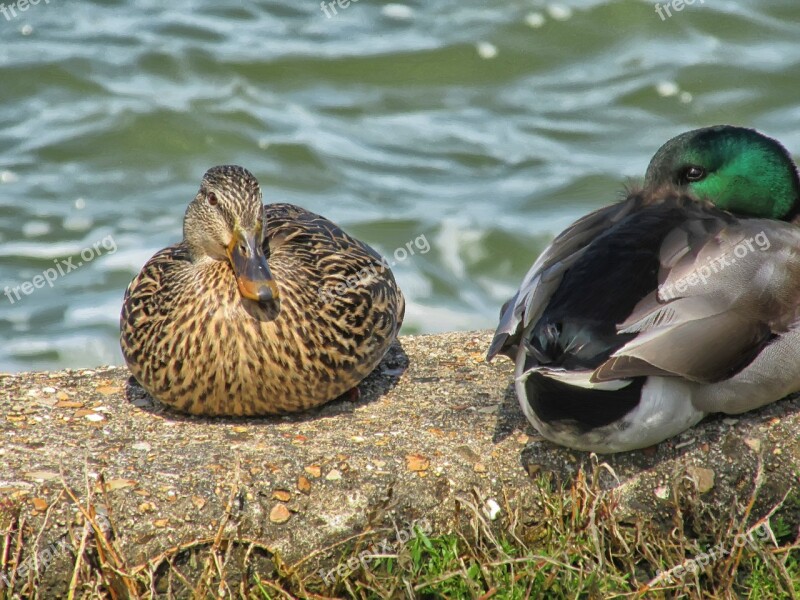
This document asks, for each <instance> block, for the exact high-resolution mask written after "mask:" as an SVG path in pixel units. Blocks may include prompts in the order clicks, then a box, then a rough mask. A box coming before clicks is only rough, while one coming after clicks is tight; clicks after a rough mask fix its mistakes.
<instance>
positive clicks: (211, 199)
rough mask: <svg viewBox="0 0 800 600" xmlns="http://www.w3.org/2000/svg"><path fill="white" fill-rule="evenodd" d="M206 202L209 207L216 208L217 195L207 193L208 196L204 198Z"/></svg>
mask: <svg viewBox="0 0 800 600" xmlns="http://www.w3.org/2000/svg"><path fill="white" fill-rule="evenodd" d="M206 200H207V201H208V203H209V204H210V205H211V206H216V205H217V203H218V202H219V200H217V195H216V194H215V193H214V192H209V194H208V196H206Z"/></svg>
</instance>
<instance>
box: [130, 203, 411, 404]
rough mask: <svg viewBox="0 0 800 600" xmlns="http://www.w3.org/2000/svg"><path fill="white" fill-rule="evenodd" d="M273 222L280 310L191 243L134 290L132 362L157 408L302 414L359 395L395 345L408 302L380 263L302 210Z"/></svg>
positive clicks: (270, 242)
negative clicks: (242, 289) (198, 254)
mask: <svg viewBox="0 0 800 600" xmlns="http://www.w3.org/2000/svg"><path fill="white" fill-rule="evenodd" d="M263 217H264V222H265V225H266V240H265V244H264V250H265V254H266V255H267V257H268V262H269V267H270V270H271V271H272V274H273V277H274V279H275V281H276V283H277V286H278V289H279V291H280V305H279V309H278V310H276V309H275V308H274V307H270V306H268V305H262V304H259V303H258V302H255V301H253V300H249V299H246V298H244V297H243V296H242V295H241V294H240V293H239V290H238V288H237V284H236V280H235V277H234V273H233V270H232V267H231V265H230V263H229V262H227V261H225V260H218V259H212V258H210V257H202V258H200V259H196V260H193V259H192V253H191V252H190V250H189V248H188V246H187V244H186V242H181V243H179V244H175V245H173V246H170V247H168V248H165V249H163V250H161V251H160V252H158V253H156V255H155V256H153V258H151V259H150V260H149V261H148V262H147V264H146V265H145V266H144V267H143V268H142V271H141V272H140V273H139V274H138V275H137V276H136V277H135V278H134V279H133V281H132V282H131V284H130V286H129V287H128V290H127V292H126V294H125V300H124V303H123V308H122V315H121V346H122V352H123V355H124V357H125V360H126V361H127V363H128V366H129V368H130V369H131V372H132V373H133V375H134V377H136V379H137V380H138V381H139V382H140V383H141V384H142V386H143V387H144V388H145V389H146V390H147V391H148V392H149V393H150V394H151V395H152V396H153V397H154V398H157V399H158V400H160V401H161V402H163V403H165V404H168V405H170V406H171V407H174V408H175V409H178V410H180V411H183V412H187V413H192V414H198V415H199V414H202V415H262V414H277V413H286V412H295V411H301V410H305V409H308V408H311V407H313V406H317V405H320V404H323V403H325V402H328V401H330V400H332V399H334V398H336V397H338V396H339V395H341V394H342V393H344V392H346V391H347V390H349V389H351V388H353V387H354V386H356V385H357V384H358V383H359V382H360V381H361V380H362V379H363V378H364V377H366V375H368V374H369V373H370V372H371V371H372V370H373V369H374V368H375V367H376V366H377V365H378V363H379V362H380V360H381V359H382V358H383V356H384V354H385V353H386V351H387V350H388V348H389V346H390V345H391V343H392V341H393V340H394V339H395V337H396V335H397V332H398V330H399V328H400V325H401V324H402V320H403V313H404V307H405V303H404V299H403V295H402V293H401V292H400V289H399V288H398V286H397V284H396V283H395V280H394V277H393V275H392V273H391V270H390V269H389V268H388V266H386V264H385V263H384V262H383V260H382V259H381V257H380V255H378V254H377V253H376V252H375V251H374V250H373V249H372V248H370V247H369V246H367V245H366V244H364V243H362V242H360V241H358V240H356V239H354V238H353V237H351V236H349V235H348V234H346V233H345V232H344V231H342V230H341V229H340V228H339V227H338V226H337V225H335V224H334V223H332V222H331V221H329V220H327V219H325V218H324V217H321V216H319V215H316V214H314V213H311V212H308V211H306V210H304V209H302V208H300V207H297V206H293V205H291V204H271V205H266V206H264V207H263ZM365 274H366V275H367V276H366V277H365V276H364V275H365ZM348 278H349V279H348ZM356 280H357V281H356ZM339 284H343V285H341V286H339V287H338V288H337V285H339Z"/></svg>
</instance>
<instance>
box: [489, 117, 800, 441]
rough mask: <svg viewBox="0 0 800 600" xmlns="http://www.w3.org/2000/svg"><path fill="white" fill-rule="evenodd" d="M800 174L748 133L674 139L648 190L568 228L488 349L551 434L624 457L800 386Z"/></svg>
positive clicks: (504, 314)
mask: <svg viewBox="0 0 800 600" xmlns="http://www.w3.org/2000/svg"><path fill="white" fill-rule="evenodd" d="M799 213H800V180H799V179H798V171H797V167H796V165H795V163H794V162H793V160H792V158H791V156H790V155H789V153H788V152H787V151H786V150H785V149H784V148H783V146H781V144H780V143H778V142H777V141H775V140H773V139H771V138H768V137H766V136H764V135H762V134H760V133H759V132H757V131H755V130H752V129H745V128H741V127H732V126H724V125H723V126H715V127H708V128H703V129H698V130H694V131H689V132H687V133H684V134H682V135H679V136H677V137H675V138H673V139H672V140H670V141H668V142H667V143H666V144H665V145H664V146H662V147H661V148H660V149H659V150H658V152H657V153H656V154H655V156H654V157H653V159H652V160H651V162H650V165H649V166H648V169H647V173H646V175H645V181H644V186H643V188H642V189H641V190H638V191H632V192H631V193H629V194H628V195H627V197H626V198H625V199H624V200H623V201H621V202H619V203H617V204H614V205H611V206H607V207H605V208H601V209H599V210H597V211H595V212H593V213H591V214H589V215H587V216H585V217H583V218H582V219H580V220H578V221H577V222H576V223H574V224H573V225H571V226H570V227H569V228H567V229H566V230H565V231H564V232H563V233H561V234H560V235H559V236H558V237H556V238H555V240H554V241H553V242H552V244H550V246H548V247H547V248H546V249H545V251H544V252H543V253H542V254H541V256H540V257H539V258H538V259H537V260H536V262H535V263H534V265H533V266H532V267H531V269H530V271H529V272H528V274H527V275H526V277H525V279H524V280H523V282H522V285H521V287H520V288H519V290H518V291H517V293H516V294H515V295H514V297H512V298H511V300H509V301H508V302H507V303H506V304H505V305H504V306H503V309H502V310H501V317H500V323H499V325H498V327H497V331H496V333H495V336H494V339H493V341H492V343H491V346H490V348H489V351H488V353H487V359H488V360H491V359H492V358H493V357H495V356H496V355H497V354H504V355H506V356H508V357H509V358H511V359H512V360H514V361H515V363H516V369H515V387H516V391H517V395H518V398H519V401H520V405H521V407H522V409H523V412H524V413H525V415H526V417H527V418H528V420H529V421H530V422H531V424H532V425H533V426H534V427H535V428H536V429H537V430H538V431H539V432H540V433H541V434H542V435H543V436H544V437H545V438H547V439H548V440H551V441H553V442H555V443H558V444H561V445H564V446H569V447H572V448H576V449H580V450H588V451H594V452H620V451H625V450H632V449H636V448H643V447H647V446H650V445H653V444H655V443H658V442H660V441H662V440H664V439H667V438H669V437H671V436H674V435H676V434H678V433H680V432H682V431H684V430H685V429H687V428H689V427H691V426H693V425H694V424H696V423H697V422H698V421H700V420H701V419H702V418H703V417H705V416H706V415H708V414H710V413H716V412H722V413H728V414H737V413H741V412H744V411H747V410H751V409H754V408H757V407H760V406H763V405H765V404H768V403H771V402H774V401H776V400H779V399H781V398H783V397H785V396H787V395H789V394H791V393H793V392H796V391H798V390H800V323H799V321H800V227H798V221H799V219H798V214H799Z"/></svg>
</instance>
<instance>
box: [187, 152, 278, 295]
mask: <svg viewBox="0 0 800 600" xmlns="http://www.w3.org/2000/svg"><path fill="white" fill-rule="evenodd" d="M264 236H265V231H264V223H263V205H262V204H261V188H260V187H259V185H258V181H257V180H256V178H255V177H254V176H253V174H252V173H250V171H248V170H247V169H244V168H242V167H239V166H236V165H223V166H219V167H213V168H211V169H209V170H208V171H206V174H205V175H204V176H203V182H202V183H201V184H200V190H199V191H198V192H197V195H196V196H195V198H194V200H192V202H191V203H190V204H189V207H188V208H187V209H186V215H185V217H184V219H183V239H184V241H185V242H186V245H187V246H188V247H189V251H190V252H191V254H192V257H193V258H194V259H195V260H198V259H202V258H212V259H214V260H220V261H228V262H229V263H230V265H231V267H232V269H233V274H234V276H235V278H236V284H237V286H238V288H239V292H240V293H241V295H242V296H243V297H244V298H248V299H250V300H254V301H256V302H262V303H266V302H272V303H276V302H277V300H278V287H277V285H276V284H275V281H274V280H273V278H272V273H271V272H270V269H269V265H268V264H267V257H266V255H265V253H264V246H265V243H264Z"/></svg>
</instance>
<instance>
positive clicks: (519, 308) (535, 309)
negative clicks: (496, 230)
mask: <svg viewBox="0 0 800 600" xmlns="http://www.w3.org/2000/svg"><path fill="white" fill-rule="evenodd" d="M640 204H641V201H640V199H639V198H638V197H631V198H629V199H628V200H626V201H623V202H620V203H617V204H612V205H611V206H606V207H604V208H601V209H599V210H596V211H594V212H592V213H589V214H588V215H586V216H585V217H582V218H581V219H579V220H578V221H576V222H575V223H573V224H572V225H570V226H569V227H568V228H567V229H566V230H564V231H563V232H562V233H561V234H560V235H559V236H558V237H556V239H555V240H553V242H552V243H551V244H550V245H549V246H548V247H547V248H545V250H544V252H542V254H540V255H539V258H538V259H537V260H536V262H535V263H534V264H533V266H532V267H531V268H530V270H529V271H528V273H527V275H525V278H524V279H523V280H522V285H520V288H519V289H518V290H517V292H516V293H515V294H514V296H512V298H511V299H510V300H508V302H506V303H505V304H504V305H503V308H502V309H501V310H500V323H499V324H498V326H497V330H496V331H495V334H494V338H493V339H492V343H491V345H490V346H489V350H488V351H487V353H486V360H492V359H493V358H494V357H495V356H497V355H498V354H504V355H506V356H508V357H509V358H512V359H513V358H514V355H515V354H516V352H517V348H518V346H519V342H520V337H521V335H522V331H523V330H524V329H525V328H526V327H527V326H528V325H529V324H530V323H532V322H534V321H536V320H537V319H538V318H539V317H540V316H541V314H542V311H543V310H544V309H545V307H546V306H547V303H548V302H549V300H550V298H551V297H552V295H553V294H554V293H555V291H556V289H558V286H559V284H560V283H561V279H562V278H563V276H564V273H565V272H566V271H567V269H569V268H570V267H571V266H572V265H573V264H574V263H575V261H577V260H578V259H579V258H580V257H581V255H582V254H583V252H584V251H585V250H586V248H587V247H588V246H589V244H590V243H591V242H592V241H593V240H594V239H595V238H596V237H597V236H598V235H600V234H601V233H602V232H603V231H605V230H606V229H609V228H610V227H612V226H613V225H614V224H616V223H618V222H619V221H621V220H622V219H623V218H625V217H626V216H628V215H629V214H630V213H631V212H632V211H633V210H636V209H637V208H639V207H640Z"/></svg>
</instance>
